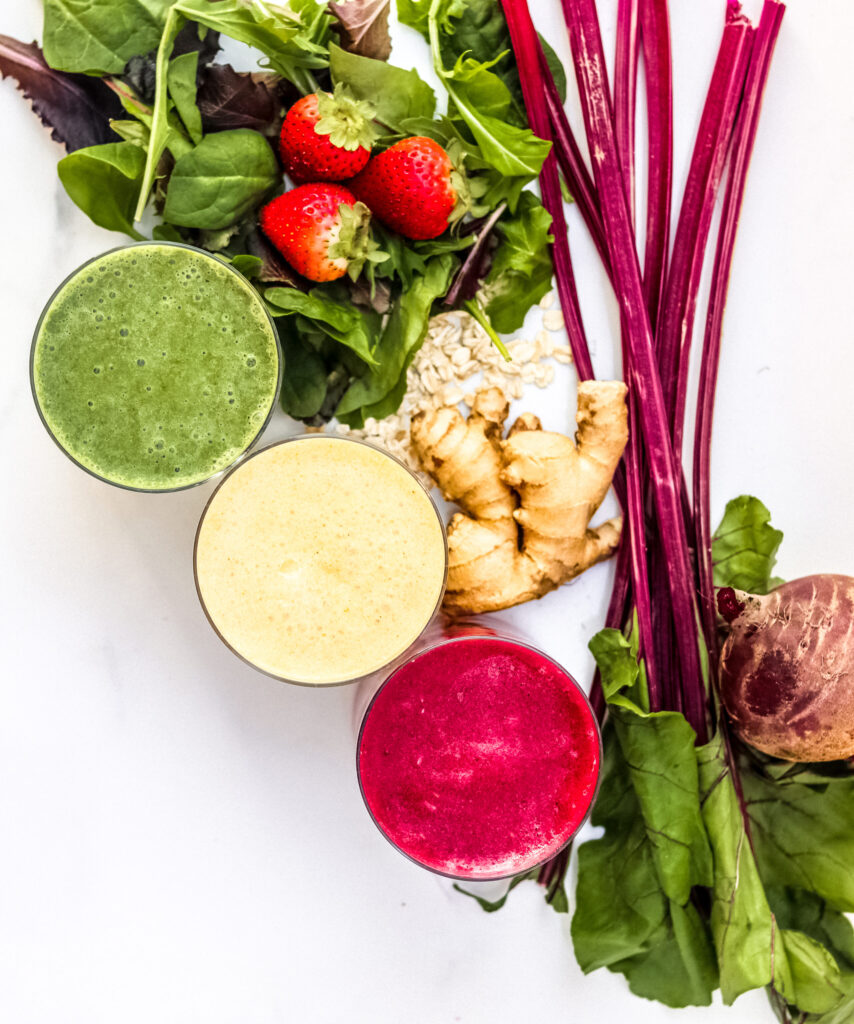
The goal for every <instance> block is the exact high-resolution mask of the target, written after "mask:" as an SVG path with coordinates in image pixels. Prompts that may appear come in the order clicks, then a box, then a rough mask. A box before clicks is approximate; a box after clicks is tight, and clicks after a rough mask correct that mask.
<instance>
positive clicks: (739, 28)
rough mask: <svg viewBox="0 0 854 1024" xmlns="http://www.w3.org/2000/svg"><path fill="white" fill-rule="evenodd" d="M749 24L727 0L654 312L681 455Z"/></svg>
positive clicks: (676, 447)
mask: <svg viewBox="0 0 854 1024" xmlns="http://www.w3.org/2000/svg"><path fill="white" fill-rule="evenodd" d="M752 35H753V28H752V26H751V24H750V22H749V21H748V20H747V19H746V18H745V17H744V16H743V15H742V14H741V9H740V6H739V4H737V3H735V2H734V0H729V2H728V4H727V16H726V23H725V26H724V31H723V36H722V38H721V44H720V49H719V50H718V57H717V60H716V62H715V68H714V71H713V73H712V79H711V83H710V85H709V92H708V95H707V97H706V103H705V106H704V108H703V114H702V117H701V119H700V127H699V129H698V131H697V137H696V140H695V143H694V152H693V155H692V157H691V165H690V168H689V171H688V180H687V182H686V185H685V192H684V195H683V199H682V206H681V209H680V212H679V220H678V222H677V225H676V235H675V237H674V241H673V253H672V255H671V260H670V267H669V269H668V272H667V282H666V284H665V291H664V297H663V299H662V303H661V309H660V312H659V323H658V330H657V342H658V352H659V364H660V368H661V382H662V389H663V391H664V400H665V403H666V406H667V412H668V415H669V417H670V427H671V435H672V438H673V448H674V451H675V453H676V455H677V457H681V451H682V433H683V421H684V415H685V405H686V400H687V390H688V365H689V360H688V355H689V351H690V345H691V334H692V331H693V325H694V315H695V313H696V308H697V297H698V292H699V287H700V275H701V273H702V269H703V257H704V251H705V247H706V241H707V239H708V235H709V230H710V228H711V223H712V215H713V213H714V206H715V199H716V196H717V192H718V187H719V185H720V181H721V177H722V175H723V171H724V166H725V163H726V158H727V153H728V149H729V143H730V139H731V136H732V129H733V124H734V121H735V115H736V112H737V109H738V104H739V100H740V97H741V91H742V87H743V85H744V78H745V75H746V73H747V64H748V60H749V57H750V48H751V47H750V44H751V38H752Z"/></svg>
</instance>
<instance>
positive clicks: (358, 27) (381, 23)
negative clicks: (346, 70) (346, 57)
mask: <svg viewBox="0 0 854 1024" xmlns="http://www.w3.org/2000/svg"><path fill="white" fill-rule="evenodd" d="M389 5H390V0H342V2H340V3H330V4H329V13H330V14H331V15H332V16H333V17H334V18H335V19H336V20H335V23H334V24H333V26H332V28H333V29H334V30H335V31H336V32H337V33H338V36H339V43H340V45H341V49H342V50H348V51H349V52H350V53H358V54H359V56H361V57H373V59H374V60H388V57H389V54H390V53H391V36H390V35H389V32H388V9H389Z"/></svg>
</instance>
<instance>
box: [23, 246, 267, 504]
mask: <svg viewBox="0 0 854 1024" xmlns="http://www.w3.org/2000/svg"><path fill="white" fill-rule="evenodd" d="M152 245H156V246H169V247H171V248H174V249H189V250H190V252H194V253H197V254H198V255H200V256H206V257H208V259H212V260H216V262H217V263H218V264H219V266H221V267H225V268H226V269H228V270H229V271H231V273H233V274H236V275H237V277H238V278H239V279H240V281H241V282H242V283H243V284H245V285H246V286H247V287H248V288H249V289H250V290H251V291H252V292H253V293H254V295H255V297H256V298H257V301H258V305H259V306H260V308H261V309H262V310H263V311H264V314H265V316H266V317H267V320H268V321H269V324H270V329H271V331H272V333H273V345H274V348H275V351H276V362H277V364H278V369H277V373H276V388H275V391H274V392H273V398H272V400H271V402H270V408H269V409H268V410H267V415H266V416H265V417H264V422H263V423H262V424H261V426H260V427H259V428H258V431H257V433H256V434H255V435H254V437H253V438H252V440H251V441H250V442H249V444H248V445H247V446H246V447H245V448H244V449H243V451H242V452H241V453H240V454H239V455H238V456H237V458H236V459H234V461H232V462H230V463H229V464H228V465H227V466H223V467H222V468H221V469H218V470H217V471H216V472H215V473H211V474H210V476H206V477H203V478H202V479H201V480H194V481H193V482H192V483H188V484H180V485H178V486H177V487H134V486H132V485H131V484H123V483H121V482H119V481H118V480H111V479H110V478H109V477H106V476H102V475H101V474H100V473H96V472H95V470H94V469H92V468H91V467H89V466H84V464H83V463H82V462H80V460H79V459H77V458H75V457H74V456H73V455H72V454H71V452H69V451H68V449H67V448H65V446H64V445H63V444H62V443H61V442H60V441H59V439H58V438H57V436H56V434H54V432H53V430H52V429H51V426H50V424H49V423H48V422H47V419H46V418H45V415H44V412H43V410H42V407H41V403H40V402H39V397H38V394H37V393H36V380H35V359H36V344H37V342H38V339H39V333H40V331H41V328H42V324H43V323H44V320H45V317H46V316H47V314H48V312H49V310H50V308H51V306H53V303H54V301H55V300H56V298H57V296H58V295H59V293H60V292H61V291H62V290H63V288H65V286H66V285H67V284H68V283H69V282H70V281H71V280H72V279H73V278H75V277H76V276H77V275H78V274H79V273H80V272H81V271H83V270H85V269H86V267H88V266H91V265H92V264H93V263H96V262H97V261H98V260H101V259H103V258H104V257H105V256H112V255H113V253H117V252H123V251H124V250H125V249H136V248H139V247H140V246H152ZM284 371H285V359H284V350H283V348H282V342H281V339H280V338H279V332H278V329H277V328H276V323H275V320H274V319H273V317H272V316H271V314H270V311H269V310H268V309H267V306H266V305H265V303H264V300H263V298H262V296H261V295H260V293H258V291H257V290H256V289H255V288H254V287H253V285H252V282H251V281H250V280H249V279H248V278H246V277H244V276H243V274H241V273H240V271H239V270H237V269H236V268H235V267H233V266H232V265H231V264H230V263H226V262H225V260H223V259H220V258H219V257H218V256H217V255H216V254H215V253H212V252H208V251H207V250H206V249H200V248H199V247H198V246H195V245H188V244H187V243H186V242H165V241H164V242H160V241H157V239H143V240H142V241H141V242H127V243H126V244H124V245H116V246H113V248H112V249H107V250H105V251H104V252H102V253H98V255H97V256H92V257H91V258H90V259H88V260H85V261H84V262H83V263H81V264H80V265H79V266H78V267H75V268H74V270H72V271H71V272H70V273H69V274H67V275H66V277H64V278H63V279H62V281H61V282H60V283H59V284H58V285H57V286H56V288H54V290H53V291H52V292H51V294H50V297H49V298H48V300H47V302H46V303H45V304H44V306H43V308H42V311H41V313H39V318H38V320H37V322H36V326H35V330H34V331H33V338H32V341H31V342H30V360H29V374H30V394H31V395H32V398H33V404H34V405H35V407H36V412H37V413H38V417H39V419H40V420H41V422H42V426H43V427H44V428H45V430H46V431H47V433H48V436H49V437H50V439H51V440H52V441H53V443H54V444H55V445H56V446H57V448H59V450H60V451H61V452H62V453H63V455H65V456H66V457H67V458H68V459H69V460H70V461H71V462H73V463H74V465H75V466H77V467H78V468H79V469H82V470H83V472H84V473H88V475H89V476H91V477H93V478H94V479H95V480H100V481H102V482H103V483H105V484H109V485H110V486H111V487H118V488H119V489H120V490H123V491H132V492H134V493H136V494H175V493H176V492H178V491H189V490H192V488H193V487H200V486H201V485H202V484H206V483H208V482H209V481H211V480H216V479H217V478H218V477H221V476H222V475H223V474H224V473H227V472H229V471H230V470H231V469H233V468H234V467H235V466H236V465H237V464H238V463H239V462H240V461H241V460H242V459H244V458H245V457H246V455H247V453H248V452H250V451H252V449H253V448H254V447H255V446H256V445H257V444H258V441H259V440H260V439H261V435H262V434H263V433H264V431H265V430H266V429H267V427H268V426H269V425H270V420H271V419H272V418H273V413H274V412H275V411H276V401H277V399H278V397H279V392H280V391H281V390H282V380H283V378H284Z"/></svg>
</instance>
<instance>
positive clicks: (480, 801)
mask: <svg viewBox="0 0 854 1024" xmlns="http://www.w3.org/2000/svg"><path fill="white" fill-rule="evenodd" d="M358 757H359V777H360V781H361V786H362V792H363V794H364V797H365V802H366V803H367V805H368V808H369V809H370V811H371V813H372V815H373V817H374V819H375V821H376V823H377V825H378V826H379V827H380V829H381V831H382V832H383V833H385V835H386V836H387V838H388V839H390V840H391V842H392V843H393V844H394V845H395V846H397V847H398V848H399V849H400V850H401V851H402V852H403V853H405V854H407V856H409V857H411V858H412V859H413V860H416V861H418V862H419V863H420V864H423V865H424V866H425V867H428V868H431V869H433V870H434V871H439V872H442V873H443V874H447V875H453V876H455V877H458V878H468V879H487V878H500V877H503V876H507V875H512V874H517V873H519V872H521V871H526V870H528V869H530V868H532V867H534V866H536V865H537V864H539V863H541V862H542V861H545V860H547V859H548V858H549V857H551V856H553V855H554V854H555V853H557V852H558V850H560V848H561V847H562V846H563V845H564V844H565V843H566V842H567V841H568V840H569V839H570V838H571V837H572V835H573V834H574V833H575V831H576V830H577V829H578V827H579V826H580V825H581V823H582V822H583V821H584V818H585V816H586V815H587V812H588V810H589V809H590V805H591V803H592V801H593V797H594V795H595V791H596V783H597V779H598V776H599V762H600V740H599V731H598V727H597V724H596V720H595V718H594V716H593V712H592V711H591V709H590V705H589V704H588V703H587V699H586V698H585V696H584V694H583V693H582V692H581V690H580V689H579V688H578V687H577V686H576V684H575V683H574V682H573V680H572V679H571V678H570V676H568V675H567V674H566V673H565V672H564V671H563V669H561V668H560V667H559V666H558V665H556V664H555V663H554V662H553V661H551V660H550V659H549V658H547V657H545V655H543V654H540V653H539V652H538V651H535V650H533V649H531V648H530V647H526V646H524V645H523V644H517V643H515V642H514V641H510V640H505V639H501V638H498V637H491V636H489V637H484V636H474V637H469V638H466V639H458V640H453V641H450V642H447V643H444V644H441V645H440V646H437V647H433V648H431V649H428V650H427V651H424V652H423V653H422V654H420V655H418V656H417V657H415V658H413V659H412V661H410V662H408V663H407V664H405V665H404V666H403V667H402V668H400V669H398V671H397V672H395V673H394V674H393V675H392V676H391V677H390V678H389V680H388V681H387V682H386V683H385V685H384V686H383V687H382V688H381V689H380V691H379V692H378V693H377V695H376V697H375V698H374V701H373V704H372V705H371V706H370V708H369V710H368V713H367V715H366V717H365V721H364V724H363V726H362V733H361V736H360V740H359V752H358Z"/></svg>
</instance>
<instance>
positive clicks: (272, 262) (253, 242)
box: [245, 229, 309, 292]
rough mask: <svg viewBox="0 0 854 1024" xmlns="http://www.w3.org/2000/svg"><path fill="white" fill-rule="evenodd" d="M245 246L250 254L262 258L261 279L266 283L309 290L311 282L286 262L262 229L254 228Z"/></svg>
mask: <svg viewBox="0 0 854 1024" xmlns="http://www.w3.org/2000/svg"><path fill="white" fill-rule="evenodd" d="M245 248H246V251H247V253H248V254H249V255H250V256H257V257H258V258H259V259H260V260H261V263H262V265H261V269H260V270H259V271H258V280H259V281H263V282H264V283H265V284H284V285H290V286H291V287H292V288H299V290H300V291H303V292H305V291H308V289H309V282H308V281H306V279H305V278H304V277H301V276H300V275H299V274H298V273H297V272H296V271H295V270H294V269H293V267H291V266H290V264H289V263H286V262H285V260H284V258H283V257H282V255H281V254H280V253H279V251H278V249H276V248H275V246H273V245H271V243H270V242H268V241H267V239H266V238H265V237H264V236H263V235H262V234H261V232H260V231H258V230H257V229H253V230H252V231H250V232H249V234H248V236H247V237H246V246H245Z"/></svg>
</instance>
